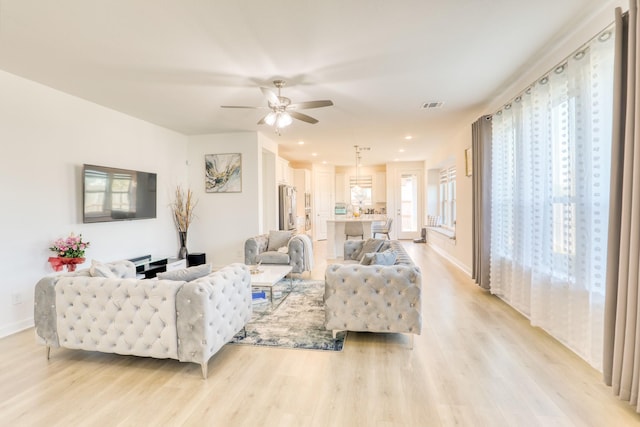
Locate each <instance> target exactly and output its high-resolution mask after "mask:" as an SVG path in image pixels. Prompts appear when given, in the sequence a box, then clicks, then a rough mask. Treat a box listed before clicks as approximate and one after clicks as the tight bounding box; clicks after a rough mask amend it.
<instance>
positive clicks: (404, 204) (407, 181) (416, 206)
mask: <svg viewBox="0 0 640 427" xmlns="http://www.w3.org/2000/svg"><path fill="white" fill-rule="evenodd" d="M420 177H421V174H420V172H417V171H400V172H399V175H398V183H399V185H400V188H399V189H398V190H399V191H397V192H396V197H397V200H396V211H397V212H396V218H395V221H394V222H395V223H396V230H397V238H398V239H414V238H416V237H419V235H420V212H421V209H420Z"/></svg>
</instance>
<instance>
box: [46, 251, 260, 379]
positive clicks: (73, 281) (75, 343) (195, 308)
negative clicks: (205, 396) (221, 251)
mask: <svg viewBox="0 0 640 427" xmlns="http://www.w3.org/2000/svg"><path fill="white" fill-rule="evenodd" d="M127 262H128V261H127ZM114 267H116V270H117V269H120V271H121V275H122V276H125V278H122V277H121V278H104V277H90V275H88V273H87V272H86V271H79V272H77V273H75V274H64V275H56V276H47V277H44V278H43V279H41V280H40V281H39V282H38V283H37V285H36V290H35V307H34V317H35V326H36V336H37V339H38V341H39V342H40V343H41V344H44V345H47V346H48V347H60V346H62V347H66V348H72V349H82V350H93V351H102V352H107V353H118V354H127V355H136V356H143V357H154V358H173V359H177V360H180V361H183V362H195V363H199V364H201V365H202V369H203V376H204V377H205V378H206V365H207V362H208V360H209V358H210V357H211V356H212V355H213V354H215V352H217V351H218V350H219V349H220V347H222V346H223V345H224V344H225V343H227V342H229V341H230V340H231V338H233V336H234V335H235V334H236V333H237V332H238V331H240V330H241V329H242V328H243V327H244V325H245V324H246V323H247V322H248V321H249V320H250V318H251V314H252V302H251V275H250V273H249V268H248V267H247V266H246V265H244V264H240V263H236V264H231V265H228V266H226V267H224V268H222V269H220V270H219V271H216V272H214V273H211V274H209V275H207V276H205V277H201V278H199V279H197V280H194V281H192V282H184V281H172V280H158V279H152V280H144V279H142V280H139V279H133V278H126V276H128V275H129V274H130V271H129V267H133V274H134V275H135V266H133V264H131V265H128V264H126V263H125V264H118V265H117V266H114ZM120 267H122V268H120Z"/></svg>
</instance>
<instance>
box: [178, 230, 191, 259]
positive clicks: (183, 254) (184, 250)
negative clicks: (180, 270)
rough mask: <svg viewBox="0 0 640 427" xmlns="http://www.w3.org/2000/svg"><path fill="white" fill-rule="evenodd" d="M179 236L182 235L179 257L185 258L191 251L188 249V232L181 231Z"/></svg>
mask: <svg viewBox="0 0 640 427" xmlns="http://www.w3.org/2000/svg"><path fill="white" fill-rule="evenodd" d="M178 236H179V237H180V249H179V250H178V259H185V258H186V257H187V255H189V251H187V232H186V231H179V232H178Z"/></svg>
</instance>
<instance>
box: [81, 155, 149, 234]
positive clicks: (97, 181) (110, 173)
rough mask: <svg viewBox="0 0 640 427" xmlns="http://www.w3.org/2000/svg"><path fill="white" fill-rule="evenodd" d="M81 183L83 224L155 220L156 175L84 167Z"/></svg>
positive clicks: (102, 167) (90, 166)
mask: <svg viewBox="0 0 640 427" xmlns="http://www.w3.org/2000/svg"><path fill="white" fill-rule="evenodd" d="M82 182H83V187H82V188H83V191H82V193H83V204H84V208H83V218H82V220H83V222H84V223H90V222H108V221H127V220H134V219H149V218H155V217H156V194H157V175H156V174H155V173H149V172H141V171H134V170H128V169H117V168H110V167H106V166H95V165H84V167H83V172H82Z"/></svg>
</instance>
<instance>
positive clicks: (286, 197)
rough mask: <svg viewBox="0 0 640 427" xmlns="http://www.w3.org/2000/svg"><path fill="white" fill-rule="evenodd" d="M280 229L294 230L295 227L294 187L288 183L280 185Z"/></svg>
mask: <svg viewBox="0 0 640 427" xmlns="http://www.w3.org/2000/svg"><path fill="white" fill-rule="evenodd" d="M279 190H280V191H279V194H280V209H279V215H280V223H279V227H280V230H295V228H296V188H295V187H292V186H290V185H280V186H279Z"/></svg>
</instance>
